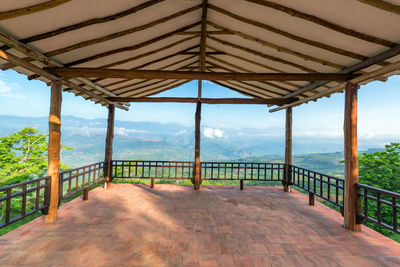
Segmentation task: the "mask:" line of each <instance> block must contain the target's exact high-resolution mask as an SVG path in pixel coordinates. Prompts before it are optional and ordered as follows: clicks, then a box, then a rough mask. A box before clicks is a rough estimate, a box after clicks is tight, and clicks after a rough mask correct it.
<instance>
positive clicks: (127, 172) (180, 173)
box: [112, 160, 194, 180]
mask: <svg viewBox="0 0 400 267" xmlns="http://www.w3.org/2000/svg"><path fill="white" fill-rule="evenodd" d="M193 165H194V164H193V162H190V161H142V160H140V161H138V160H131V161H130V160H113V161H112V178H140V179H176V180H180V179H192V176H193Z"/></svg>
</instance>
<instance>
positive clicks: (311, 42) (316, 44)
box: [208, 4, 368, 60]
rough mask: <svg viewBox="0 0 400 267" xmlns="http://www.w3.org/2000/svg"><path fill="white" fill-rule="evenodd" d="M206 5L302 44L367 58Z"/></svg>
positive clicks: (351, 56)
mask: <svg viewBox="0 0 400 267" xmlns="http://www.w3.org/2000/svg"><path fill="white" fill-rule="evenodd" d="M208 7H209V8H210V9H212V10H214V11H216V12H218V13H221V14H224V15H226V16H228V17H230V18H233V19H235V20H238V21H241V22H244V23H246V24H249V25H252V26H255V27H258V28H261V29H263V30H267V31H269V32H273V33H276V34H279V35H282V36H284V37H286V38H289V39H292V40H295V41H297V42H300V43H303V44H307V45H310V46H314V47H318V48H320V49H324V50H326V51H329V52H332V53H336V54H339V55H343V56H346V57H350V58H354V59H358V60H365V59H367V58H368V57H366V56H364V55H361V54H358V53H354V52H352V51H348V50H344V49H341V48H338V47H334V46H331V45H328V44H324V43H321V42H317V41H314V40H310V39H307V38H303V37H300V36H297V35H294V34H291V33H289V32H286V31H283V30H280V29H277V28H275V27H272V26H270V25H267V24H264V23H261V22H259V21H256V20H251V19H249V18H246V17H242V16H239V15H237V14H234V13H232V12H229V11H227V10H225V9H223V8H220V7H217V6H214V5H211V4H209V5H208Z"/></svg>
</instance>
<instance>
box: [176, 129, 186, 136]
mask: <svg viewBox="0 0 400 267" xmlns="http://www.w3.org/2000/svg"><path fill="white" fill-rule="evenodd" d="M185 133H187V131H186V130H180V131H178V132H176V133H175V136H178V135H183V134H185Z"/></svg>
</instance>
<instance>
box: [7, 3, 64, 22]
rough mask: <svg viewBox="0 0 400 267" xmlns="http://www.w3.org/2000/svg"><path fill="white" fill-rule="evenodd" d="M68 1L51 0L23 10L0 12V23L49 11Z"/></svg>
mask: <svg viewBox="0 0 400 267" xmlns="http://www.w3.org/2000/svg"><path fill="white" fill-rule="evenodd" d="M69 1H71V0H51V1H47V2H44V3H40V4H36V5H32V6H27V7H23V8H18V9H13V10H8V11H4V12H0V21H1V20H6V19H11V18H16V17H20V16H25V15H29V14H32V13H36V12H39V11H43V10H46V9H50V8H53V7H56V6H59V5H62V4H65V3H67V2H69Z"/></svg>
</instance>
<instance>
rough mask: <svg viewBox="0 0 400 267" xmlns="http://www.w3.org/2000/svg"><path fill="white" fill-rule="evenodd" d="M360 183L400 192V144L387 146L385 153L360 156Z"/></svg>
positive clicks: (378, 152) (379, 152)
mask: <svg viewBox="0 0 400 267" xmlns="http://www.w3.org/2000/svg"><path fill="white" fill-rule="evenodd" d="M359 172H360V182H361V183H364V184H367V185H371V186H374V187H379V188H382V189H385V190H389V191H394V192H400V143H390V144H388V145H385V150H384V151H377V152H374V153H371V154H367V153H362V154H361V155H360V156H359Z"/></svg>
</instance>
